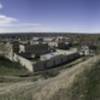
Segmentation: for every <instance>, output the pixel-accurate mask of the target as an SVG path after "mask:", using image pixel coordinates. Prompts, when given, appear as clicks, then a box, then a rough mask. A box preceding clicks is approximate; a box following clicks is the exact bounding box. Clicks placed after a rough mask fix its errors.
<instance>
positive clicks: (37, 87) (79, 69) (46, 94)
mask: <svg viewBox="0 0 100 100" xmlns="http://www.w3.org/2000/svg"><path fill="white" fill-rule="evenodd" d="M99 61H100V57H99V56H98V57H97V56H96V57H93V58H90V59H89V60H87V61H84V62H82V63H80V64H77V65H75V66H73V67H71V68H69V69H66V70H63V71H62V72H61V73H60V74H59V75H58V76H57V77H54V78H50V79H47V80H44V81H43V80H38V81H36V82H34V83H33V82H16V83H12V84H9V83H3V84H0V100H90V99H87V98H89V97H88V96H89V95H90V94H92V93H90V92H88V93H89V94H88V96H86V94H87V91H89V90H90V87H88V86H86V85H87V84H88V85H90V84H92V83H91V82H92V81H90V79H91V77H90V78H89V79H88V77H87V76H89V75H90V72H91V69H92V68H94V66H95V65H96V64H97V62H99ZM92 71H93V70H92ZM93 75H95V74H93ZM94 78H95V77H94ZM87 80H88V81H89V83H86V82H87ZM94 81H95V80H94ZM93 89H94V88H93ZM84 94H85V96H84ZM94 96H95V95H94ZM99 99H100V98H99ZM99 99H98V100H99ZM91 100H92V99H91ZM93 100H97V99H93Z"/></svg>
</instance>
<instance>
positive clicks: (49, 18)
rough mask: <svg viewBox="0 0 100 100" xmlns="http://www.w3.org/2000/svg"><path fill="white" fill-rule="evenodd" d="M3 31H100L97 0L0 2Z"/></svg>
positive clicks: (99, 10)
mask: <svg viewBox="0 0 100 100" xmlns="http://www.w3.org/2000/svg"><path fill="white" fill-rule="evenodd" d="M2 32H81V33H87V32H88V33H98V32H100V0H0V33H2Z"/></svg>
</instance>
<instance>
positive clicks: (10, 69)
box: [0, 57, 27, 76]
mask: <svg viewBox="0 0 100 100" xmlns="http://www.w3.org/2000/svg"><path fill="white" fill-rule="evenodd" d="M26 72H27V70H26V69H25V68H24V67H23V66H21V65H20V64H19V63H15V62H14V63H13V62H11V61H9V60H8V59H5V58H3V57H0V76H4V75H5V76H7V75H14V76H16V75H21V74H25V73H26Z"/></svg>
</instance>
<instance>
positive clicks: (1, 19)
mask: <svg viewBox="0 0 100 100" xmlns="http://www.w3.org/2000/svg"><path fill="white" fill-rule="evenodd" d="M16 22H17V19H15V18H12V17H8V16H5V15H0V26H4V25H8V24H12V23H16Z"/></svg>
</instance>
